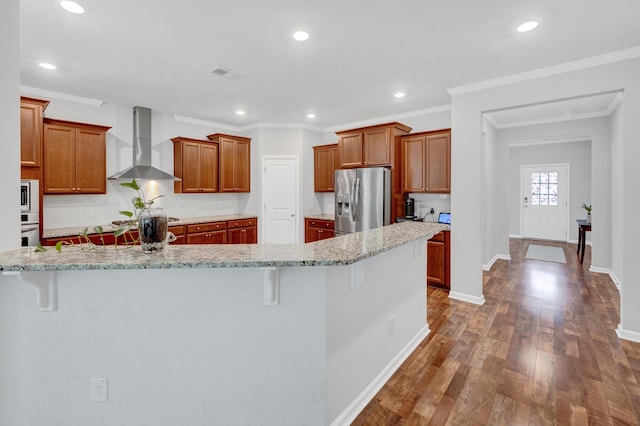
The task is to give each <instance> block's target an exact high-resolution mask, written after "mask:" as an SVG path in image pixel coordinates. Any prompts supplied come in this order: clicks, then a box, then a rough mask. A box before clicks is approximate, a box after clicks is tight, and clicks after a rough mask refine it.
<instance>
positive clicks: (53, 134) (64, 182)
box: [43, 124, 76, 194]
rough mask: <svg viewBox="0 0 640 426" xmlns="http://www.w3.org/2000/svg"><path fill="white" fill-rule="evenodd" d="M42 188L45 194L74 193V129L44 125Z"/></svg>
mask: <svg viewBox="0 0 640 426" xmlns="http://www.w3.org/2000/svg"><path fill="white" fill-rule="evenodd" d="M43 168H44V179H43V180H44V187H43V192H44V193H46V194H68V193H71V192H74V189H75V175H76V154H75V129H74V128H72V127H66V126H59V125H53V124H51V125H50V124H45V125H44V164H43Z"/></svg>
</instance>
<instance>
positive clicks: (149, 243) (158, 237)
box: [138, 207, 167, 253]
mask: <svg viewBox="0 0 640 426" xmlns="http://www.w3.org/2000/svg"><path fill="white" fill-rule="evenodd" d="M138 231H139V232H140V245H141V246H142V251H143V252H145V253H157V252H159V251H162V250H164V245H165V244H166V241H167V215H166V213H165V212H164V209H162V208H151V207H148V208H146V209H144V210H142V211H141V212H140V215H139V216H138Z"/></svg>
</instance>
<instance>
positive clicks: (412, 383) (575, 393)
mask: <svg viewBox="0 0 640 426" xmlns="http://www.w3.org/2000/svg"><path fill="white" fill-rule="evenodd" d="M530 242H531V243H535V244H543V245H552V246H556V247H562V248H563V249H564V252H565V256H566V258H567V263H566V264H561V263H553V262H544V261H539V260H530V259H525V256H526V253H527V248H528V245H529V243H530ZM510 251H511V253H510V254H511V260H510V261H508V262H507V261H498V262H496V263H495V264H494V266H493V268H492V269H491V271H489V272H485V273H484V295H485V299H486V303H485V304H484V305H482V306H477V305H473V304H469V303H465V302H459V301H456V300H450V299H449V298H448V293H447V292H445V291H442V290H439V289H434V288H429V289H428V290H427V292H428V303H427V305H428V309H427V312H428V322H429V327H430V328H431V334H430V335H429V336H428V337H427V338H426V339H425V340H424V341H423V342H422V343H421V344H420V345H419V347H418V348H417V349H416V350H415V351H414V352H413V353H412V354H411V355H410V357H409V358H408V359H407V360H406V361H405V362H404V363H403V365H402V366H401V367H400V368H399V369H398V371H396V373H395V374H394V375H393V376H392V377H391V379H389V381H388V382H387V383H386V384H385V385H384V386H383V388H382V389H381V390H380V392H379V393H378V394H377V395H376V396H375V398H374V399H373V400H371V402H370V403H369V404H368V405H367V407H365V409H364V410H363V411H362V412H361V413H360V415H359V416H358V418H357V419H356V420H355V421H354V422H353V423H352V424H353V425H554V424H555V425H640V344H638V343H632V342H629V341H625V340H620V339H618V337H617V335H616V333H615V329H616V328H617V326H618V323H619V294H618V291H617V289H616V287H615V285H614V284H613V283H612V282H611V280H610V278H609V277H608V276H607V275H604V274H596V273H591V272H589V268H588V265H589V264H590V263H591V250H590V248H589V247H587V250H586V253H585V259H584V264H583V265H581V264H580V263H579V260H578V257H577V256H576V245H575V244H565V243H555V242H547V241H545V242H540V241H535V242H534V241H528V240H521V239H512V240H511V241H510Z"/></svg>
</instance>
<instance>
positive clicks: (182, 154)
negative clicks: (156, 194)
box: [171, 137, 219, 193]
mask: <svg viewBox="0 0 640 426" xmlns="http://www.w3.org/2000/svg"><path fill="white" fill-rule="evenodd" d="M171 140H172V141H173V174H174V175H175V176H176V177H178V178H180V179H181V181H175V182H174V183H173V185H174V186H173V190H174V192H175V193H203V192H218V161H219V155H218V143H217V142H211V141H208V140H207V141H205V140H198V139H190V138H183V137H176V138H173V139H171Z"/></svg>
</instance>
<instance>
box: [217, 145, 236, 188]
mask: <svg viewBox="0 0 640 426" xmlns="http://www.w3.org/2000/svg"><path fill="white" fill-rule="evenodd" d="M235 145H236V143H235V141H234V140H233V139H227V138H220V141H219V149H220V181H219V182H218V184H219V186H220V192H235V190H236V185H235V179H234V162H235V158H234V157H235Z"/></svg>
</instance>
